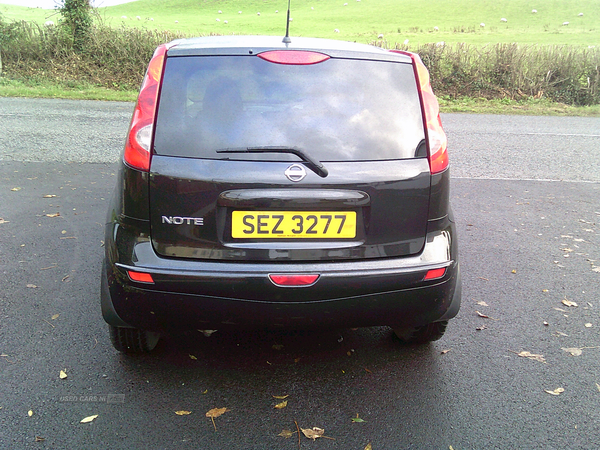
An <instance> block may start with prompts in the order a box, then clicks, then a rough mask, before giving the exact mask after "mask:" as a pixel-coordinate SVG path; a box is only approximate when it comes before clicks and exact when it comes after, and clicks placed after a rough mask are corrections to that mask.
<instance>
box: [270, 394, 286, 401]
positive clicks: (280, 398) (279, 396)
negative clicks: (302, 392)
mask: <svg viewBox="0 0 600 450" xmlns="http://www.w3.org/2000/svg"><path fill="white" fill-rule="evenodd" d="M272 397H273V398H276V399H277V400H284V399H286V398H288V397H289V394H288V395H273V396H272Z"/></svg>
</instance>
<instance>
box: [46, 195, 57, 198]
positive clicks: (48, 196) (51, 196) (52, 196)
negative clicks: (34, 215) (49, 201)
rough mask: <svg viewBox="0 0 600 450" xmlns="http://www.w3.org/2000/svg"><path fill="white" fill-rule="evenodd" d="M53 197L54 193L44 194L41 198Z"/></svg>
mask: <svg viewBox="0 0 600 450" xmlns="http://www.w3.org/2000/svg"><path fill="white" fill-rule="evenodd" d="M54 197H56V195H54V194H46V195H44V196H43V198H54Z"/></svg>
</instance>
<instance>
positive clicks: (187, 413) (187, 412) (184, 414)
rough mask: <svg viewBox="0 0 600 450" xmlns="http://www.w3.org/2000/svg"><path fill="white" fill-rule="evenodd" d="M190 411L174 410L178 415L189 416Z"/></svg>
mask: <svg viewBox="0 0 600 450" xmlns="http://www.w3.org/2000/svg"><path fill="white" fill-rule="evenodd" d="M191 413H192V412H191V411H175V414H177V415H178V416H189V415H190V414H191Z"/></svg>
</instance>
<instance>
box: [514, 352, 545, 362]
mask: <svg viewBox="0 0 600 450" xmlns="http://www.w3.org/2000/svg"><path fill="white" fill-rule="evenodd" d="M510 351H511V352H513V351H512V350H510ZM513 353H515V354H516V355H517V356H520V357H521V358H527V359H532V360H534V361H538V362H541V363H544V364H545V363H546V360H545V359H544V355H536V354H535V353H530V352H527V351H522V352H520V353H517V352H513Z"/></svg>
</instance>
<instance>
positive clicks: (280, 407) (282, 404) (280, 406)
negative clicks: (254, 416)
mask: <svg viewBox="0 0 600 450" xmlns="http://www.w3.org/2000/svg"><path fill="white" fill-rule="evenodd" d="M287 403H288V401H287V400H284V401H282V402H281V403H277V404H276V405H275V406H274V408H275V409H283V408H285V407H286V406H287Z"/></svg>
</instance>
